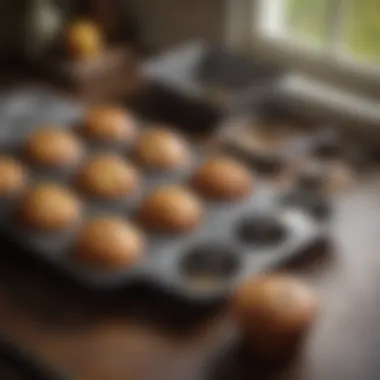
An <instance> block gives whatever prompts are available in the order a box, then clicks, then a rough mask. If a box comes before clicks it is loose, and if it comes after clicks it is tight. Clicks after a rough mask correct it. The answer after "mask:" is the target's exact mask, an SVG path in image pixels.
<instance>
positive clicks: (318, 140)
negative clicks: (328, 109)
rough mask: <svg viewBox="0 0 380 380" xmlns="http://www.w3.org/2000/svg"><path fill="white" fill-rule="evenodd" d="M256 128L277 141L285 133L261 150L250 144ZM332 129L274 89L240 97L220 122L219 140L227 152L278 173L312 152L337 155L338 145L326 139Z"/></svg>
mask: <svg viewBox="0 0 380 380" xmlns="http://www.w3.org/2000/svg"><path fill="white" fill-rule="evenodd" d="M260 127H261V128H263V132H264V133H266V131H267V132H268V131H269V133H272V136H273V138H279V139H281V133H285V137H283V140H282V142H280V143H278V144H276V145H274V146H272V147H269V148H266V147H265V144H262V148H261V147H260V142H256V141H254V140H255V137H254V133H255V131H257V130H258V129H259V128H260ZM334 127H335V126H334V124H333V121H332V119H327V118H323V117H321V116H320V114H319V113H317V112H316V111H314V110H312V109H309V108H307V107H300V106H299V103H298V101H297V99H296V98H294V97H292V96H291V94H288V93H287V91H286V90H285V89H283V88H282V86H281V85H278V86H272V87H268V88H266V89H263V90H262V91H257V92H255V93H252V92H249V91H248V93H245V94H243V95H242V97H241V99H240V101H237V103H236V107H235V108H234V109H233V110H232V112H231V113H230V115H229V117H228V118H226V120H225V121H224V122H223V125H222V127H221V128H220V137H221V139H222V141H223V144H224V146H225V148H226V149H227V150H230V151H231V152H233V153H234V154H237V155H239V156H241V157H242V158H245V159H246V160H247V161H248V162H249V163H251V164H252V166H254V167H255V168H257V169H259V170H263V171H264V172H266V171H276V170H279V168H282V167H283V166H284V164H287V163H288V162H290V161H291V160H294V159H297V158H300V157H305V156H307V155H309V154H314V152H315V153H320V154H321V155H328V154H331V155H332V154H333V153H336V154H338V153H337V151H338V149H339V147H338V145H339V141H338V139H337V138H336V136H335V135H334V143H333V144H332V140H330V135H329V133H330V131H333V130H334ZM270 129H272V130H270ZM287 131H288V132H287ZM286 133H288V135H287V136H286ZM244 136H245V138H244ZM257 138H258V137H257ZM250 140H251V142H250ZM330 142H331V144H330ZM255 144H256V145H255ZM320 150H322V152H320ZM323 150H326V151H327V150H330V151H329V152H325V151H323ZM333 150H334V152H333Z"/></svg>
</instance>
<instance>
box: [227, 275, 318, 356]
mask: <svg viewBox="0 0 380 380" xmlns="http://www.w3.org/2000/svg"><path fill="white" fill-rule="evenodd" d="M318 309H319V302H318V298H317V296H316V294H315V293H314V292H313V291H312V290H311V289H310V288H309V287H308V286H307V285H306V284H304V283H303V282H302V281H300V280H298V279H296V278H294V277H291V276H288V275H279V274H278V275H261V276H258V277H252V278H251V279H248V280H246V281H245V282H244V283H242V284H241V285H240V286H238V288H237V290H236V292H235V294H234V295H233V297H232V302H231V311H232V316H233V319H234V320H235V321H236V323H237V325H238V327H239V328H240V329H241V332H242V334H243V336H244V338H245V340H246V342H247V343H248V345H249V346H250V347H251V349H252V350H253V352H254V353H255V354H256V355H259V356H261V357H262V358H264V359H270V360H282V359H283V358H286V357H287V355H289V354H291V353H293V352H294V350H295V349H297V348H298V346H299V343H300V340H301V338H303V337H304V336H305V334H306V333H307V332H308V329H309V327H310V326H311V325H312V323H313V322H314V320H315V318H316V315H317V312H318Z"/></svg>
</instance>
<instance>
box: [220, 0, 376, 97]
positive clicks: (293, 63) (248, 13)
mask: <svg viewBox="0 0 380 380" xmlns="http://www.w3.org/2000/svg"><path fill="white" fill-rule="evenodd" d="M281 1H282V0H226V8H227V11H226V17H227V31H226V40H227V43H228V44H229V45H230V46H231V47H233V48H238V49H240V50H241V49H243V50H246V51H249V52H253V53H256V54H260V55H261V56H263V57H264V58H268V59H269V60H272V61H274V62H282V63H284V64H286V65H288V66H289V67H291V68H294V69H296V70H301V71H302V72H306V73H308V74H311V75H313V76H317V77H321V78H323V79H324V80H326V81H328V82H333V83H334V84H336V85H338V86H342V87H349V89H350V90H352V91H357V92H361V93H365V94H367V95H370V96H373V97H375V98H380V66H379V68H377V67H376V66H372V65H367V64H364V63H363V64H362V63H359V62H357V61H355V60H354V59H352V58H350V57H349V56H347V55H345V54H343V53H342V51H340V50H339V49H338V48H337V43H336V42H337V41H338V40H339V37H340V36H339V30H340V28H336V26H334V25H335V24H336V20H338V19H339V17H340V14H341V13H342V12H341V11H342V5H343V3H344V0H343V1H342V0H334V1H335V3H334V4H335V5H336V9H335V11H336V14H335V15H334V17H335V19H332V22H331V27H332V28H334V31H332V33H335V37H334V38H333V40H332V43H331V44H330V46H329V47H330V48H327V49H323V50H321V49H320V48H317V47H314V46H311V45H308V44H306V43H302V42H300V41H298V40H296V39H294V38H292V37H289V36H287V35H283V34H281V33H279V32H278V30H277V29H276V26H278V22H277V21H276V22H273V23H272V27H271V30H269V31H268V29H266V30H263V17H265V16H264V14H265V13H266V14H267V16H266V17H267V20H268V18H270V17H274V18H275V17H276V12H272V15H271V6H272V7H276V6H278V2H281ZM316 1H318V0H316ZM331 1H332V2H333V0H331ZM276 3H277V4H276ZM263 4H265V5H263Z"/></svg>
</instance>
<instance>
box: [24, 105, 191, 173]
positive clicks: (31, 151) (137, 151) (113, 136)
mask: <svg viewBox="0 0 380 380" xmlns="http://www.w3.org/2000/svg"><path fill="white" fill-rule="evenodd" d="M75 132H77V133H75ZM80 137H83V138H84V139H87V140H89V141H91V142H92V143H101V144H104V145H107V146H108V145H110V146H111V147H115V146H116V145H117V146H124V147H128V146H130V145H131V144H132V143H133V142H134V146H133V154H132V155H133V157H134V160H136V161H137V162H138V163H139V164H141V165H143V166H145V167H151V168H153V169H159V170H170V169H174V168H177V167H181V166H182V165H184V164H186V163H187V162H188V161H189V159H190V147H189V146H188V144H187V142H186V141H185V139H184V138H182V137H181V136H179V135H178V134H175V133H173V132H170V131H169V130H168V129H166V128H151V129H147V130H144V131H143V132H140V131H139V130H138V125H137V122H136V119H135V118H134V117H133V116H132V115H131V114H129V113H127V112H125V111H124V110H123V109H119V108H113V107H94V108H91V109H90V110H89V111H88V112H87V113H86V114H85V115H84V119H83V122H82V123H81V125H80V126H79V127H78V128H77V129H76V130H75V131H74V130H68V129H64V128H59V127H54V126H47V127H42V128H39V129H38V130H36V131H35V132H33V133H31V134H30V135H29V136H28V137H27V139H26V143H25V146H24V150H23V151H24V154H25V156H26V158H27V159H28V161H30V162H31V163H33V164H36V165H39V166H42V167H48V168H54V169H63V168H68V167H71V166H74V165H75V164H77V163H78V162H80V161H81V159H82V158H83V156H84V151H85V144H84V143H83V140H82V139H81V138H80ZM137 137H138V138H137Z"/></svg>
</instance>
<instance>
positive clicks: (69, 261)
mask: <svg viewBox="0 0 380 380" xmlns="http://www.w3.org/2000/svg"><path fill="white" fill-rule="evenodd" d="M52 103H53V104H51V106H47V103H46V102H45V103H44V104H42V105H41V106H40V107H36V109H35V113H34V114H33V115H29V116H28V122H27V123H25V124H23V126H22V128H21V127H20V128H19V129H20V130H22V131H23V133H24V137H25V136H26V135H27V134H28V132H31V131H33V130H34V129H35V128H36V127H37V126H38V125H39V124H40V123H43V122H44V120H54V113H53V114H52V110H54V112H57V110H59V104H60V103H59V101H57V100H54V101H53V102H52ZM62 105H63V107H64V110H65V111H64V112H59V115H60V117H59V118H57V120H58V122H59V123H65V120H64V119H66V125H67V126H68V127H73V128H75V126H76V125H78V123H80V120H81V117H82V110H81V109H80V107H77V106H73V107H72V108H70V107H69V106H68V103H65V102H63V103H62ZM62 116H64V117H62ZM0 123H1V124H2V123H3V121H1V120H0ZM141 128H144V126H141ZM8 137H9V138H8V139H6V138H4V139H3V141H2V146H3V150H7V151H8V152H9V150H10V151H11V152H14V153H15V154H17V152H18V149H19V148H18V147H19V144H21V143H22V141H23V138H20V136H19V135H18V138H17V139H12V136H11V135H10V136H8ZM84 141H85V140H84ZM87 143H88V144H87V146H88V153H89V154H91V152H92V151H93V150H95V151H96V152H97V153H99V149H100V148H99V146H96V147H93V146H91V142H89V141H87ZM106 151H107V152H109V151H110V150H109V148H108V149H107V150H104V152H106ZM120 153H122V154H123V155H125V156H127V155H128V147H125V149H123V150H122V151H121V152H120ZM206 158H207V154H206V152H201V153H200V152H197V151H196V149H193V161H192V163H191V164H190V165H189V166H188V167H187V168H185V169H184V170H182V171H180V172H178V171H177V172H173V173H171V174H159V173H151V172H145V173H144V171H143V170H142V171H141V173H143V174H144V175H143V177H142V179H143V184H144V185H143V188H142V189H141V190H142V191H141V192H140V193H137V194H135V195H133V196H130V197H128V198H125V199H121V200H120V201H119V202H112V203H107V202H98V201H94V200H92V199H85V198H82V200H83V204H84V218H83V219H82V220H81V221H80V222H79V223H78V225H76V226H73V228H72V229H70V230H68V231H67V232H66V233H63V234H62V233H59V234H45V233H35V232H32V231H30V230H26V229H24V228H22V227H20V226H19V225H17V224H16V223H15V222H14V219H13V218H12V215H13V213H12V210H13V209H14V205H15V204H16V203H17V200H14V202H8V201H3V202H2V203H1V210H2V212H1V213H0V223H1V226H2V230H3V232H5V233H6V234H7V235H8V237H10V238H11V239H12V240H14V241H15V242H16V243H18V244H22V246H23V247H24V248H26V249H27V250H28V251H30V252H31V254H33V255H34V256H35V257H37V258H40V259H43V260H44V261H46V262H49V263H51V264H53V265H54V266H55V267H56V268H57V269H59V270H60V271H63V273H65V274H68V275H70V276H71V277H73V278H75V279H77V280H79V281H80V282H81V283H83V284H84V285H88V286H90V287H92V288H96V289H116V288H120V287H123V286H125V285H128V284H131V283H134V282H135V281H137V280H142V281H146V282H149V283H152V284H154V285H157V286H161V287H164V288H165V289H167V290H169V291H170V292H174V293H177V294H178V295H180V296H183V297H185V298H190V299H193V300H200V301H201V300H206V301H207V300H214V299H219V298H221V297H224V296H226V295H227V294H228V292H229V291H230V290H231V289H232V287H233V285H234V284H235V283H236V282H237V281H239V280H240V279H241V278H242V277H244V276H247V275H249V274H252V273H258V272H261V271H265V270H268V269H270V268H272V267H273V266H276V265H280V264H281V263H282V262H283V261H286V260H288V259H291V258H293V257H294V256H295V255H298V254H300V253H303V252H305V251H306V250H307V249H308V248H309V247H310V246H311V245H312V244H314V243H316V242H317V241H319V240H320V239H321V238H323V229H321V227H320V225H319V224H318V223H317V222H316V221H315V220H314V219H313V218H311V217H310V216H309V215H308V213H306V212H303V211H302V210H294V209H290V208H287V207H283V206H282V205H280V203H279V202H278V199H279V197H280V194H278V191H277V190H276V189H274V188H273V187H270V186H267V185H265V184H261V183H260V181H257V183H256V186H255V188H254V191H253V193H252V195H251V196H250V197H248V198H247V199H245V200H244V201H240V202H209V201H204V211H205V216H204V220H203V223H202V224H201V225H200V226H199V227H198V228H197V229H195V230H194V231H192V232H190V233H188V234H182V235H170V234H161V233H151V232H149V231H144V229H143V232H144V233H145V235H146V240H147V247H148V250H147V252H146V254H145V255H144V257H143V259H142V260H141V261H140V262H138V263H137V264H136V265H135V266H133V267H131V268H128V269H125V268H124V269H120V270H118V271H112V272H109V271H101V270H94V269H91V268H90V267H89V266H84V265H83V264H80V263H78V262H76V261H75V259H74V258H72V257H71V255H70V252H71V247H72V244H73V242H74V239H75V236H76V234H77V233H78V231H79V228H80V225H81V224H82V223H83V221H84V219H86V218H88V217H91V216H93V215H99V214H114V215H119V216H122V217H125V218H129V219H132V220H133V218H134V215H135V212H136V209H137V208H138V206H139V204H140V202H141V200H142V198H143V197H144V196H145V195H146V194H147V193H149V192H150V191H151V190H152V189H154V188H155V187H156V186H158V185H159V184H167V183H173V184H175V183H176V184H183V185H187V183H188V178H189V176H191V173H192V172H193V170H194V169H195V167H196V166H197V165H199V164H200V163H201V162H202V161H203V160H204V159H206ZM26 164H27V163H26ZM29 170H30V172H31V174H32V177H33V178H34V179H35V180H41V179H49V180H53V181H56V182H57V183H61V184H66V185H70V184H71V182H72V178H73V177H74V176H75V174H76V169H75V168H74V169H73V171H72V172H66V173H59V172H55V173H50V172H46V171H43V170H36V169H34V168H33V167H31V166H29ZM6 205H7V206H6ZM252 218H253V219H254V221H256V223H257V225H256V227H255V226H253V227H252V226H251V227H249V226H248V227H247V224H249V223H251V222H252V220H251V219H252ZM270 218H274V219H275V220H278V221H279V222H280V223H281V226H282V227H281V228H283V229H284V231H280V238H279V239H278V237H277V235H276V234H277V232H276V231H275V233H274V234H273V233H272V232H271V231H270V226H269V224H270V223H269V224H268V222H266V223H262V224H260V223H259V222H260V220H262V221H268V220H269V219H270ZM243 224H245V225H243ZM262 226H264V227H265V228H264V229H263V228H261V227H262ZM255 228H256V230H255ZM260 228H261V229H260ZM275 228H278V227H275ZM242 229H245V233H244V234H243V235H245V236H244V237H242ZM250 229H251V232H250ZM247 231H248V232H247ZM250 234H251V235H254V236H255V238H252V236H251V238H249V236H248V237H247V235H250ZM271 239H273V241H271ZM211 248H212V249H211ZM202 251H203V253H202ZM218 251H219V253H218Z"/></svg>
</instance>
